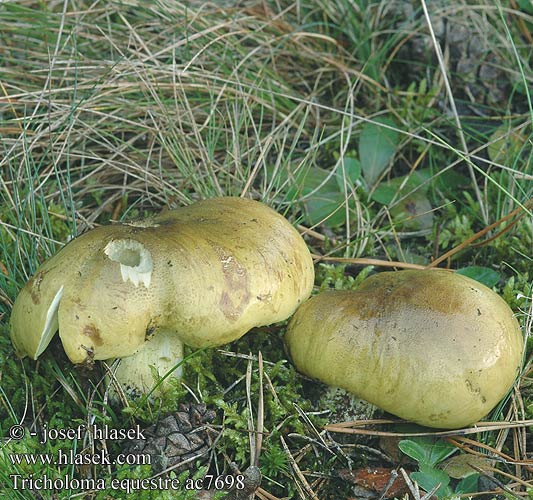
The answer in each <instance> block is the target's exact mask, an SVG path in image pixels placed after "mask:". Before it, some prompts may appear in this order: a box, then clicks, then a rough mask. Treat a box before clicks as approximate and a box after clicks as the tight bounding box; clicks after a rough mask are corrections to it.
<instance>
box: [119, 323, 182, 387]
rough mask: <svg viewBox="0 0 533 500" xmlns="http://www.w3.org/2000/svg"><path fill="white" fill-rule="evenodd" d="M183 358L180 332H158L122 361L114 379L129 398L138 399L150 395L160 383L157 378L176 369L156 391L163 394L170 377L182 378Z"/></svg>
mask: <svg viewBox="0 0 533 500" xmlns="http://www.w3.org/2000/svg"><path fill="white" fill-rule="evenodd" d="M182 359H183V343H182V342H181V340H180V339H179V336H178V334H177V332H175V331H171V330H157V331H156V332H155V333H154V335H153V337H151V338H150V339H149V340H147V341H146V342H145V343H144V344H143V345H142V346H141V348H140V349H138V350H137V352H135V354H133V355H132V356H128V357H127V358H121V359H120V363H119V365H118V368H117V369H116V371H115V372H114V377H115V378H116V380H117V381H118V383H119V384H120V385H121V387H122V389H123V390H124V392H125V393H126V394H127V395H131V396H139V395H142V394H148V393H149V392H150V391H151V390H152V389H153V388H154V386H155V385H156V384H157V383H158V380H159V379H158V377H159V378H161V377H165V375H167V373H168V372H169V371H171V370H173V371H172V373H171V374H170V375H169V376H168V377H167V378H165V380H164V381H163V382H161V384H160V385H159V386H158V387H157V388H156V392H162V391H164V388H165V385H166V382H167V381H168V380H169V379H170V378H181V375H182V369H181V366H177V365H179V363H180V361H181V360H182ZM154 369H155V371H156V373H157V377H154Z"/></svg>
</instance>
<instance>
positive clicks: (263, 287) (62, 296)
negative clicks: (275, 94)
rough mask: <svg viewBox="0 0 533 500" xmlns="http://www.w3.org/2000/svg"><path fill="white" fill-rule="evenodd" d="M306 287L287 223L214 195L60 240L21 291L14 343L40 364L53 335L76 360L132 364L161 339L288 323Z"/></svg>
mask: <svg viewBox="0 0 533 500" xmlns="http://www.w3.org/2000/svg"><path fill="white" fill-rule="evenodd" d="M313 280H314V270H313V262H312V259H311V256H310V253H309V250H308V249H307V246H306V244H305V242H304V241H303V239H302V238H301V236H300V235H299V234H298V232H297V231H296V230H295V229H294V228H293V227H292V226H291V224H290V223H289V222H288V221H287V220H286V219H285V218H284V217H283V216H281V215H280V214H278V213H276V212H275V211H274V210H272V209H270V208H268V207H267V206H266V205H264V204H262V203H259V202H256V201H252V200H247V199H242V198H229V197H228V198H213V199H209V200H205V201H201V202H198V203H195V204H193V205H190V206H188V207H184V208H180V209H177V210H170V211H167V212H163V213H162V214H160V215H157V216H154V217H151V218H149V219H147V220H144V221H139V222H134V223H130V224H113V225H109V226H102V227H98V228H96V229H93V230H91V231H89V232H87V233H85V234H83V235H82V236H80V237H78V238H76V239H75V240H73V241H71V242H70V243H68V244H67V245H66V246H65V247H64V248H63V249H62V250H61V251H60V252H58V253H57V254H56V255H55V256H53V257H52V258H50V259H49V260H48V261H47V262H45V263H44V264H43V265H42V266H41V267H40V268H39V269H38V270H37V272H36V274H35V275H34V277H33V278H32V279H31V280H30V281H29V282H28V283H27V285H26V286H25V287H24V288H23V289H22V290H21V292H20V294H19V296H18V297H17V300H16V301H15V304H14V307H13V312H12V315H11V338H12V341H13V344H14V346H15V348H16V350H17V352H18V353H19V354H20V355H28V356H30V357H32V358H34V359H36V358H37V357H38V356H39V355H40V354H41V353H42V352H43V351H44V349H45V348H46V346H47V345H48V343H49V342H50V340H51V338H52V336H53V335H54V333H55V332H56V331H57V330H58V329H59V335H60V338H61V341H62V343H63V346H64V349H65V352H66V353H67V355H68V357H69V358H70V360H71V361H72V362H74V363H82V362H84V361H86V360H88V359H95V360H105V359H110V358H116V357H120V358H124V357H128V356H132V355H133V354H134V353H138V352H140V350H141V347H142V346H144V345H145V341H146V340H147V339H150V338H152V337H153V336H156V335H158V333H160V332H165V335H166V334H167V333H169V334H171V335H173V339H179V340H180V341H181V342H183V343H185V344H187V345H190V346H193V347H205V346H216V345H221V344H224V343H227V342H230V341H232V340H235V339H237V338H239V337H241V336H242V335H243V334H244V333H246V332H247V331H248V330H250V329H251V328H252V327H255V326H261V325H266V324H271V323H275V322H278V321H282V320H284V319H286V318H288V317H289V316H290V315H291V314H292V313H293V311H294V310H295V309H296V307H297V306H298V305H299V303H300V302H301V301H303V300H305V299H306V298H307V297H308V296H309V294H310V293H311V289H312V286H313ZM160 340H161V339H159V341H160ZM174 343H175V342H174V341H172V342H171V344H170V345H169V347H168V348H169V349H171V350H173V349H174V347H173V345H174ZM178 343H179V341H178ZM148 344H149V343H148ZM163 344H165V342H163ZM167 344H168V343H167ZM181 349H182V346H181V345H180V346H178V351H180V352H181ZM167 354H169V353H167ZM170 354H171V353H170ZM165 356H166V355H165ZM172 362H174V360H172ZM137 364H138V363H137ZM170 366H172V365H170Z"/></svg>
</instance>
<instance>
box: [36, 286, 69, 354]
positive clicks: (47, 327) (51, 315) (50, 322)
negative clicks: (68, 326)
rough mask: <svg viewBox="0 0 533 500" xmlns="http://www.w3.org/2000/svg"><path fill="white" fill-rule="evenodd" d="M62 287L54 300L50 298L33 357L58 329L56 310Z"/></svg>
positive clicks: (44, 347) (61, 294)
mask: <svg viewBox="0 0 533 500" xmlns="http://www.w3.org/2000/svg"><path fill="white" fill-rule="evenodd" d="M63 288H64V287H63V286H62V287H61V288H60V289H59V291H58V292H57V293H56V296H55V297H54V300H52V303H51V304H50V307H49V308H48V311H46V321H45V323H44V328H43V332H42V333H41V339H40V340H39V345H38V346H37V350H36V351H35V355H34V357H33V359H37V358H38V357H39V356H40V355H41V354H42V353H43V352H44V350H45V349H46V348H47V347H48V344H49V343H50V342H51V340H52V339H53V338H54V335H55V334H56V332H57V330H58V329H59V321H58V319H57V310H58V309H59V302H60V300H61V297H63Z"/></svg>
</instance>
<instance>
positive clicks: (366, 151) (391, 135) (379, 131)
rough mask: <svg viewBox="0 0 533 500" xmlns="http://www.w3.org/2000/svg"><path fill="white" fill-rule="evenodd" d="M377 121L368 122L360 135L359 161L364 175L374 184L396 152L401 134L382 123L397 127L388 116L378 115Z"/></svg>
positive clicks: (369, 182)
mask: <svg viewBox="0 0 533 500" xmlns="http://www.w3.org/2000/svg"><path fill="white" fill-rule="evenodd" d="M374 122H375V123H366V124H365V125H364V126H363V129H362V130H361V135H360V136H359V161H360V162H361V171H362V173H363V177H364V178H365V180H366V181H367V182H368V184H370V185H372V184H374V183H375V182H376V180H377V179H378V178H379V176H380V175H381V174H382V173H383V171H384V170H385V168H386V167H387V165H388V164H389V162H390V161H391V159H392V157H393V156H394V154H395V153H396V149H397V147H398V143H399V134H398V132H396V131H395V130H391V129H390V128H385V127H382V126H380V124H383V125H387V126H391V127H395V126H396V124H395V123H394V121H392V120H391V119H390V118H388V117H377V118H376V119H375V120H374Z"/></svg>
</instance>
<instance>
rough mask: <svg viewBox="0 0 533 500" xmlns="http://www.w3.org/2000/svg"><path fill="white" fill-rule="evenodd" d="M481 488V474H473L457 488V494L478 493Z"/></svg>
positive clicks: (460, 482)
mask: <svg viewBox="0 0 533 500" xmlns="http://www.w3.org/2000/svg"><path fill="white" fill-rule="evenodd" d="M478 488H479V474H477V473H476V474H471V475H470V476H467V477H465V478H464V479H462V480H461V481H459V483H458V484H457V486H456V487H455V493H457V494H458V495H462V494H464V493H476V492H477V491H478Z"/></svg>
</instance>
